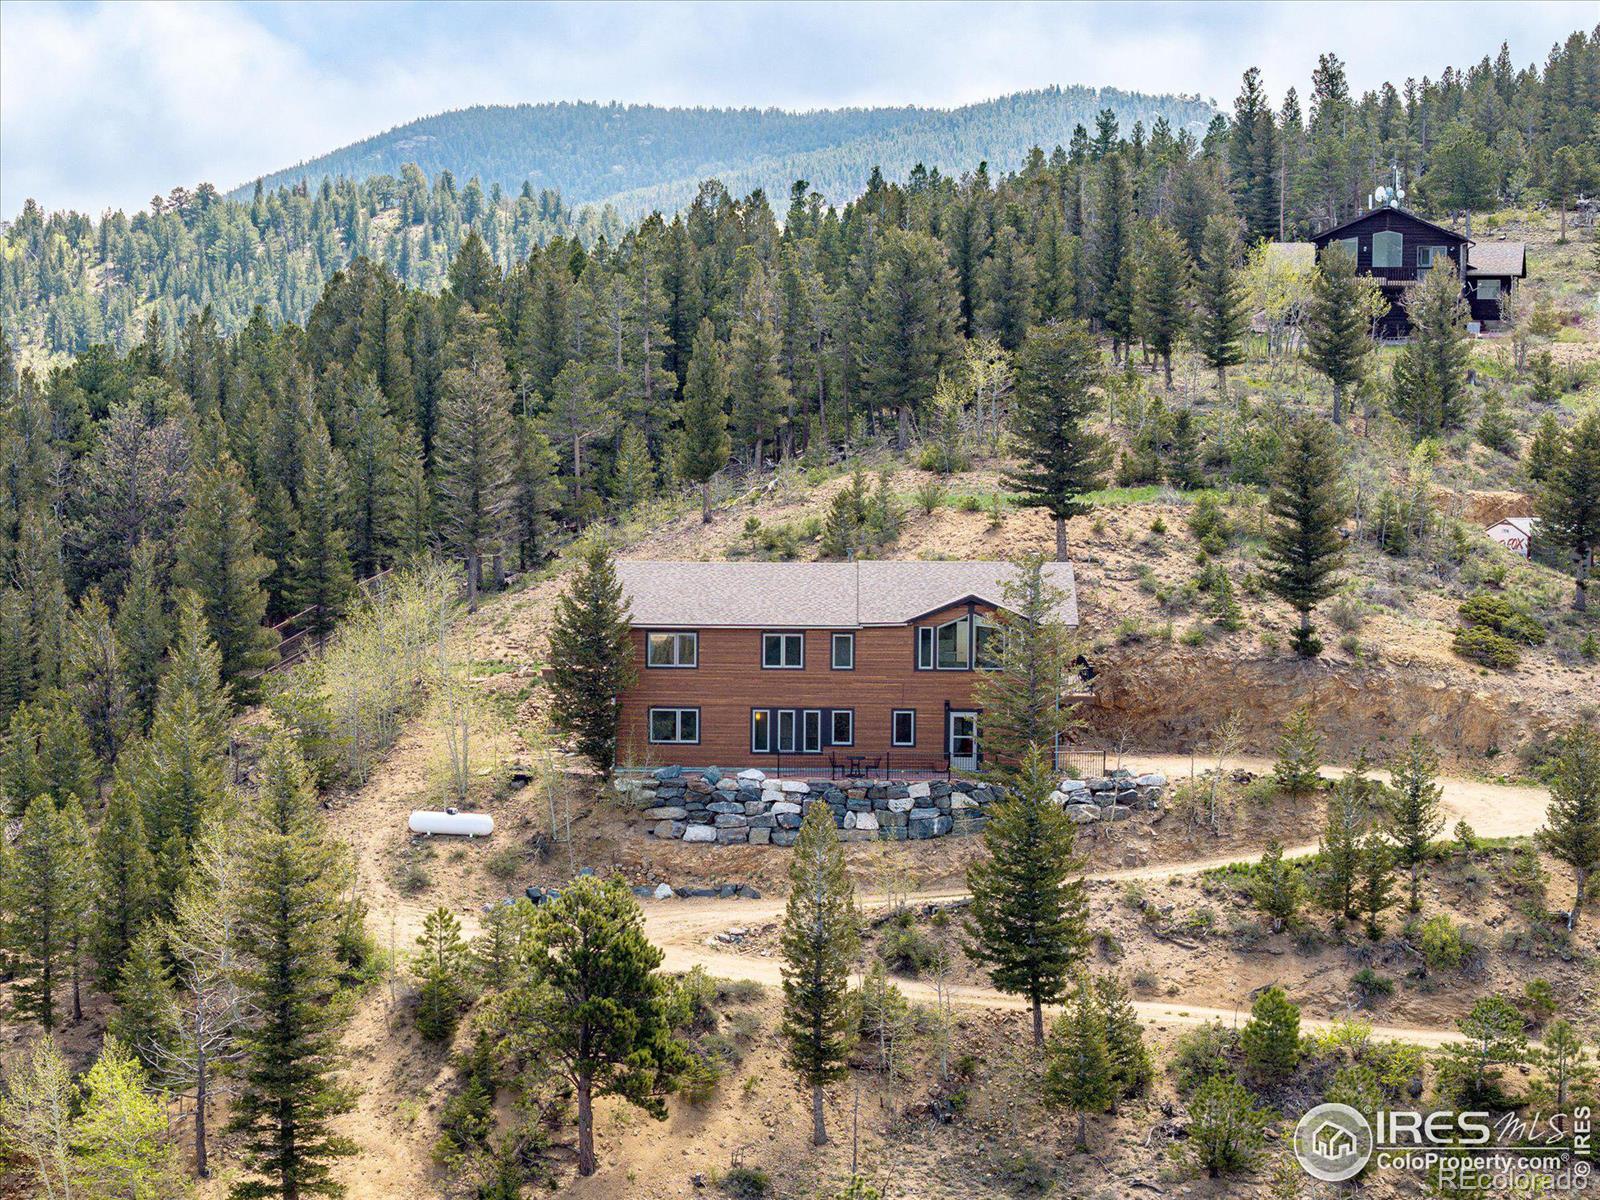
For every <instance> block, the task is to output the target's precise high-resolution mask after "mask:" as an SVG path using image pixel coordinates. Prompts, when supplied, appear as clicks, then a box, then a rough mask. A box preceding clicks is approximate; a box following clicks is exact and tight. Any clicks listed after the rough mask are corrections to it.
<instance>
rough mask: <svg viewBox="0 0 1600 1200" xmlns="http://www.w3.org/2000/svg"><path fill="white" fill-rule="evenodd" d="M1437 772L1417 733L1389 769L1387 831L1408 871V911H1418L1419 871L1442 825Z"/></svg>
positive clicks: (1401, 862)
mask: <svg viewBox="0 0 1600 1200" xmlns="http://www.w3.org/2000/svg"><path fill="white" fill-rule="evenodd" d="M1438 774H1439V760H1438V759H1437V758H1435V757H1434V755H1433V753H1432V751H1430V750H1429V749H1428V746H1427V743H1426V742H1424V741H1423V739H1422V738H1420V737H1412V739H1411V743H1410V745H1409V746H1407V747H1406V750H1405V753H1403V754H1402V755H1400V756H1399V757H1398V758H1397V759H1396V760H1395V761H1394V763H1393V764H1392V765H1391V767H1390V772H1389V777H1390V780H1391V784H1390V789H1389V794H1388V797H1387V805H1386V807H1387V810H1388V823H1387V824H1388V832H1389V836H1390V838H1392V839H1393V840H1394V846H1395V861H1396V862H1397V863H1398V864H1399V865H1400V866H1402V867H1404V868H1406V870H1407V871H1409V872H1410V874H1411V898H1410V907H1411V911H1412V912H1421V911H1422V871H1423V868H1424V867H1425V866H1426V865H1427V862H1428V852H1429V849H1430V847H1431V846H1432V844H1433V839H1434V838H1436V837H1438V836H1439V831H1440V830H1441V829H1443V828H1444V813H1443V812H1442V811H1440V808H1439V800H1440V797H1441V795H1442V793H1441V792H1440V790H1439V785H1438V784H1437V783H1435V782H1434V780H1435V779H1436V778H1437V777H1438Z"/></svg>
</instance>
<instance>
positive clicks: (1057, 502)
mask: <svg viewBox="0 0 1600 1200" xmlns="http://www.w3.org/2000/svg"><path fill="white" fill-rule="evenodd" d="M1100 370H1101V368H1100V350H1099V347H1098V346H1096V345H1095V341H1094V338H1093V336H1091V335H1090V333H1089V331H1088V330H1087V329H1086V328H1084V327H1083V326H1082V325H1081V324H1075V323H1067V324H1060V325H1049V326H1045V327H1044V328H1041V329H1036V330H1035V331H1034V332H1033V334H1032V336H1030V337H1029V338H1028V340H1027V342H1026V343H1025V344H1024V345H1023V348H1022V353H1021V354H1019V355H1018V356H1017V399H1016V404H1015V407H1014V412H1013V422H1014V433H1015V435H1016V438H1017V442H1018V457H1019V458H1020V459H1021V460H1022V462H1021V465H1020V466H1019V467H1018V468H1017V469H1015V470H1013V471H1008V472H1007V473H1006V476H1005V479H1006V484H1007V486H1008V487H1010V488H1012V489H1014V490H1015V491H1017V492H1018V493H1020V494H1021V496H1022V498H1023V499H1022V502H1023V503H1024V504H1027V505H1031V506H1033V507H1036V508H1043V509H1044V510H1045V511H1046V512H1048V513H1049V514H1050V515H1051V516H1052V517H1054V518H1055V525H1056V560H1057V561H1058V562H1065V561H1066V560H1067V518H1068V517H1075V516H1079V515H1081V514H1083V513H1086V512H1088V511H1089V509H1090V505H1089V503H1088V502H1087V501H1086V500H1084V498H1083V497H1084V495H1085V493H1088V492H1092V491H1094V490H1095V489H1097V488H1099V487H1100V486H1101V484H1102V483H1103V481H1104V477H1105V473H1106V470H1107V468H1108V467H1109V466H1110V459H1111V451H1110V447H1109V446H1108V444H1107V442H1106V440H1105V438H1104V436H1103V435H1101V434H1100V432H1099V431H1098V430H1096V429H1094V428H1092V427H1090V425H1089V421H1090V419H1091V418H1092V417H1093V416H1094V414H1095V412H1096V409H1097V407H1098V404H1097V401H1096V399H1095V394H1094V389H1095V388H1096V386H1097V385H1098V384H1099V382H1100Z"/></svg>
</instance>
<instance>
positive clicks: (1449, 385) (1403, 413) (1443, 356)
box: [1390, 270, 1471, 440]
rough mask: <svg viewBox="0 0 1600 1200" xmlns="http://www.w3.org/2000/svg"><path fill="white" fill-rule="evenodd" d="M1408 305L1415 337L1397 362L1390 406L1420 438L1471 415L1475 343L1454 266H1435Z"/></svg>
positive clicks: (1392, 381)
mask: <svg viewBox="0 0 1600 1200" xmlns="http://www.w3.org/2000/svg"><path fill="white" fill-rule="evenodd" d="M1408 310H1409V316H1410V319H1411V338H1410V340H1409V341H1407V342H1406V344H1405V346H1404V347H1403V348H1402V349H1401V351H1400V357H1399V359H1398V360H1397V361H1396V362H1395V365H1394V376H1393V378H1392V380H1391V385H1390V386H1391V396H1390V406H1391V407H1392V408H1393V409H1394V415H1395V416H1396V417H1398V418H1399V419H1400V420H1401V421H1402V422H1404V423H1405V424H1406V425H1408V426H1410V428H1411V432H1412V435H1413V436H1414V437H1416V438H1418V439H1419V440H1420V439H1421V438H1424V437H1430V436H1432V435H1434V434H1436V433H1439V432H1440V431H1442V430H1451V429H1459V428H1461V425H1462V423H1463V421H1464V420H1465V418H1466V400H1467V366H1468V360H1469V358H1470V355H1471V347H1470V345H1469V343H1468V341H1467V336H1466V321H1467V306H1466V302H1465V301H1463V300H1462V298H1461V286H1460V281H1459V280H1458V279H1457V278H1456V276H1455V274H1454V273H1453V272H1451V271H1447V270H1438V271H1429V272H1428V274H1427V278H1425V279H1424V280H1423V282H1422V286H1421V287H1420V288H1418V289H1417V290H1416V291H1415V292H1413V293H1412V296H1411V300H1410V303H1409V305H1408Z"/></svg>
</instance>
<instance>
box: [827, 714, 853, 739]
mask: <svg viewBox="0 0 1600 1200" xmlns="http://www.w3.org/2000/svg"><path fill="white" fill-rule="evenodd" d="M828 744H829V745H830V746H854V745H855V744H856V714H855V711H854V710H853V709H848V708H836V709H834V710H833V711H832V712H831V713H829V714H828Z"/></svg>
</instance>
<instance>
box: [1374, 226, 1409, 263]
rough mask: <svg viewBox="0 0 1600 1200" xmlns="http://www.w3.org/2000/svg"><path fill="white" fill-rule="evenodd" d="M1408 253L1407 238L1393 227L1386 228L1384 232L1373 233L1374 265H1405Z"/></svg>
mask: <svg viewBox="0 0 1600 1200" xmlns="http://www.w3.org/2000/svg"><path fill="white" fill-rule="evenodd" d="M1405 253H1406V240H1405V238H1404V237H1402V236H1401V235H1400V234H1398V233H1396V232H1395V231H1394V230H1392V229H1385V230H1384V231H1383V232H1382V233H1375V234H1373V235H1372V265H1373V266H1374V267H1398V266H1401V265H1403V263H1404V259H1405Z"/></svg>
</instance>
